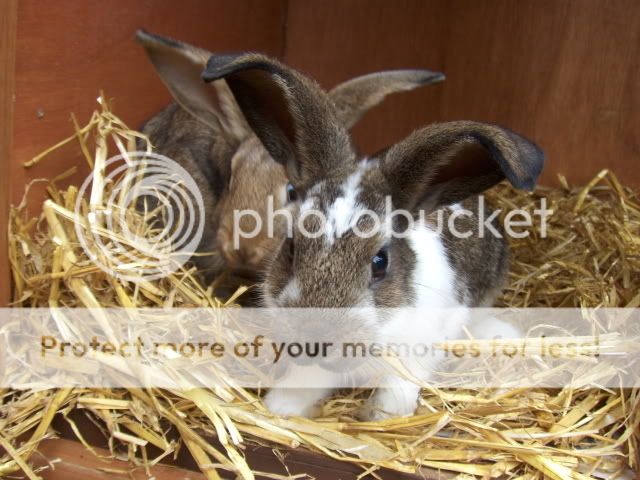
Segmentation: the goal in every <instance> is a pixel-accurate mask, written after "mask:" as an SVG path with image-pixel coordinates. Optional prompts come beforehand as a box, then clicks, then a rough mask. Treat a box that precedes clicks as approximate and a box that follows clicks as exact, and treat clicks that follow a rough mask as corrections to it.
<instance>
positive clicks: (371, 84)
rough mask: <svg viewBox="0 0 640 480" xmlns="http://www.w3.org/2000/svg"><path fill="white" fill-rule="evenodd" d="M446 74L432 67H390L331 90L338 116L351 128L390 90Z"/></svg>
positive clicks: (439, 78) (436, 79)
mask: <svg viewBox="0 0 640 480" xmlns="http://www.w3.org/2000/svg"><path fill="white" fill-rule="evenodd" d="M444 79H445V77H444V74H442V73H439V72H432V71H430V70H389V71H384V72H375V73H370V74H368V75H362V76H361V77H356V78H353V79H351V80H348V81H346V82H344V83H341V84H340V85H338V86H337V87H335V88H334V89H333V90H331V91H330V92H329V97H330V98H331V100H332V101H333V103H334V104H335V106H336V111H337V114H338V119H339V120H340V121H341V122H342V124H343V125H344V126H345V127H346V128H347V129H350V128H351V127H353V125H355V124H356V123H357V122H358V120H360V118H362V116H363V115H364V114H365V113H367V111H369V110H370V109H371V108H373V107H375V106H376V105H378V104H379V103H380V102H382V100H384V98H385V97H386V96H387V95H389V94H390V93H396V92H403V91H407V90H413V89H414V88H417V87H421V86H423V85H430V84H432V83H437V82H441V81H443V80H444Z"/></svg>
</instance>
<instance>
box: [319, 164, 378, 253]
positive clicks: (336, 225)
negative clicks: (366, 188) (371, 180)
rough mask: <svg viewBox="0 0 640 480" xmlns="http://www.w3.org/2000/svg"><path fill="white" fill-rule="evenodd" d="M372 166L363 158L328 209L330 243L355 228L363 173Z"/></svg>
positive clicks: (328, 239) (327, 229)
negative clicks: (340, 194)
mask: <svg viewBox="0 0 640 480" xmlns="http://www.w3.org/2000/svg"><path fill="white" fill-rule="evenodd" d="M368 168H370V164H369V162H367V160H366V159H365V160H363V161H362V162H360V164H359V165H358V169H357V170H356V171H355V172H353V173H352V174H351V175H349V177H347V179H346V180H345V182H344V183H343V184H342V191H343V194H342V196H341V197H338V198H336V200H335V201H334V202H333V204H332V205H331V206H330V207H329V209H328V211H327V224H326V234H327V236H326V238H327V242H328V243H329V244H332V243H333V242H334V240H335V239H337V238H340V237H342V236H343V235H344V234H345V233H347V232H348V231H349V230H350V229H352V228H353V226H354V222H355V221H356V220H357V219H358V214H359V212H360V205H359V204H358V195H360V191H361V186H360V182H361V181H362V175H363V174H364V172H365V170H367V169H368Z"/></svg>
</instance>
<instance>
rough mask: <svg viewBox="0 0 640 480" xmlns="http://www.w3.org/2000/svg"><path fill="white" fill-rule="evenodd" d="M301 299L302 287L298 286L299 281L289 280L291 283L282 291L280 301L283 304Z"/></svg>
mask: <svg viewBox="0 0 640 480" xmlns="http://www.w3.org/2000/svg"><path fill="white" fill-rule="evenodd" d="M299 299H300V287H299V286H298V281H297V280H296V279H295V278H292V279H291V280H289V283H287V284H286V285H285V287H284V288H283V289H282V293H281V294H280V296H279V298H278V300H279V301H280V302H282V303H285V302H288V301H289V302H290V301H295V300H299Z"/></svg>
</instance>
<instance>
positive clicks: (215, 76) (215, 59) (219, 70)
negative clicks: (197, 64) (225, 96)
mask: <svg viewBox="0 0 640 480" xmlns="http://www.w3.org/2000/svg"><path fill="white" fill-rule="evenodd" d="M240 56H241V55H212V56H211V57H210V58H209V60H207V66H206V67H205V69H204V71H203V72H202V79H203V80H204V81H205V82H213V81H214V80H219V79H221V78H223V77H224V76H226V75H228V74H229V73H231V72H232V71H233V70H235V69H233V68H231V65H232V64H233V62H234V61H235V60H236V59H238V57H240Z"/></svg>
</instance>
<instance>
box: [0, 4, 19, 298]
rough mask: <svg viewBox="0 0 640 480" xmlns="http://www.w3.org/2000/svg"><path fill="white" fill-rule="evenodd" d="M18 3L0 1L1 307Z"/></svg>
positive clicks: (6, 281)
mask: <svg viewBox="0 0 640 480" xmlns="http://www.w3.org/2000/svg"><path fill="white" fill-rule="evenodd" d="M17 12H18V2H17V0H5V1H3V2H0V166H1V168H2V170H1V172H2V173H1V174H0V307H4V306H6V305H7V302H9V300H10V295H11V288H10V274H9V259H8V246H7V225H8V220H9V187H10V185H11V182H12V177H11V172H12V169H11V162H10V161H9V155H10V151H11V138H12V127H13V94H14V75H13V72H14V63H15V41H16V19H17Z"/></svg>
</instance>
